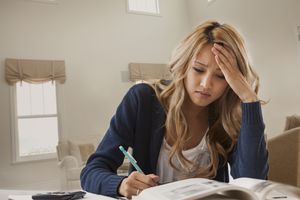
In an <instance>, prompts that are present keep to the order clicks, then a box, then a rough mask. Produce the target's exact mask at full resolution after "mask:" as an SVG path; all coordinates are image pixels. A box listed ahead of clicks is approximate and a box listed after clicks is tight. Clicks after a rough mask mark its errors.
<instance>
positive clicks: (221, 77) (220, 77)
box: [217, 74, 225, 79]
mask: <svg viewBox="0 0 300 200" xmlns="http://www.w3.org/2000/svg"><path fill="white" fill-rule="evenodd" d="M217 77H218V78H219V79H225V76H224V75H223V74H222V75H221V74H217Z"/></svg>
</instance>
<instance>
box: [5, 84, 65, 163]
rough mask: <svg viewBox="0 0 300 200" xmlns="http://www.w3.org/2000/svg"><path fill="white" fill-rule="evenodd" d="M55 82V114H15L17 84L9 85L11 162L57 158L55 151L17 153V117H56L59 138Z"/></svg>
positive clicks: (56, 86)
mask: <svg viewBox="0 0 300 200" xmlns="http://www.w3.org/2000/svg"><path fill="white" fill-rule="evenodd" d="M54 84H55V95H56V110H57V111H56V114H46V115H30V116H22V117H18V114H17V85H16V84H14V85H13V86H10V99H11V101H10V102H11V103H10V104H11V106H10V107H11V112H10V113H11V144H12V145H11V146H12V163H13V164H17V163H23V162H35V161H44V160H52V159H57V152H56V151H55V152H54V153H45V154H40V155H30V156H20V155H19V130H18V119H25V118H27V119H28V118H38V117H39V116H40V117H41V116H42V117H54V116H56V117H57V127H58V141H59V140H60V138H61V123H60V121H61V120H60V119H61V117H60V116H61V115H60V112H59V111H60V109H59V108H60V106H59V101H58V94H59V87H58V85H59V84H57V82H55V83H54Z"/></svg>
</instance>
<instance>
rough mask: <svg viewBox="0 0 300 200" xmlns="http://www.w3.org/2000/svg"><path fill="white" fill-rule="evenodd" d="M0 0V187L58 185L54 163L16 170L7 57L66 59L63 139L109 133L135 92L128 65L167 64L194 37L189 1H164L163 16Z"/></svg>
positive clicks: (111, 3) (114, 2) (99, 3)
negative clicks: (130, 93) (180, 44)
mask: <svg viewBox="0 0 300 200" xmlns="http://www.w3.org/2000/svg"><path fill="white" fill-rule="evenodd" d="M57 2H58V4H57V5H47V4H40V3H33V2H31V1H29V0H28V1H27V0H1V1H0V27H1V28H0V29H1V31H0V64H1V68H0V69H1V70H0V96H1V97H0V110H1V112H0V159H1V161H0V188H3V187H14V188H16V187H19V186H20V187H23V185H27V186H26V188H36V187H38V188H42V187H43V184H45V183H44V181H48V180H49V181H51V184H52V185H53V187H55V182H57V180H59V178H58V169H57V166H56V164H57V162H56V161H55V160H52V161H46V162H35V163H23V164H15V165H12V164H11V157H12V156H11V137H10V110H9V109H10V97H9V94H10V88H9V86H8V85H7V84H6V83H5V81H4V75H3V73H4V59H5V58H7V57H15V58H31V59H64V60H65V61H66V71H67V82H66V84H64V85H62V86H59V88H58V89H59V98H60V102H59V103H60V106H61V107H60V114H61V126H62V138H70V137H75V136H76V135H82V134H88V135H93V134H94V135H95V134H98V135H99V138H100V137H101V135H102V134H103V133H104V132H105V131H106V129H107V127H108V124H109V120H110V118H111V116H112V115H113V113H114V110H115V108H116V106H117V105H118V103H119V102H120V101H121V98H122V96H123V95H124V93H125V92H126V91H127V90H128V88H129V87H130V86H131V84H130V83H128V82H122V79H121V71H126V70H127V69H128V63H129V62H155V63H165V62H167V61H168V59H169V57H170V54H171V51H172V49H173V48H174V47H175V45H176V43H177V42H178V41H179V40H180V39H181V38H182V36H183V35H184V34H185V33H186V32H188V31H189V28H190V26H189V24H188V18H187V12H186V3H185V2H184V1H182V0H162V1H160V2H161V4H160V10H161V17H153V16H144V15H135V14H127V13H126V1H125V0H89V1H86V0H58V1H57Z"/></svg>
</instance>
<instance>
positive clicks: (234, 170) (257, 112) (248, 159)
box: [229, 101, 269, 179]
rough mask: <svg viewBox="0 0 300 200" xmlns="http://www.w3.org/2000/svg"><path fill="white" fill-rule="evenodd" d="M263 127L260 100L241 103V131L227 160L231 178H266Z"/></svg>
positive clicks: (265, 151)
mask: <svg viewBox="0 0 300 200" xmlns="http://www.w3.org/2000/svg"><path fill="white" fill-rule="evenodd" d="M264 129H265V125H264V122H263V117H262V112H261V105H260V102H259V101H257V102H251V103H242V125H241V131H240V134H239V137H238V141H237V144H236V146H235V148H234V150H233V153H232V154H231V156H230V160H229V163H230V166H231V175H232V177H233V178H239V177H251V178H258V179H266V178H267V174H268V170H269V166H268V152H267V150H266V141H265V137H264Z"/></svg>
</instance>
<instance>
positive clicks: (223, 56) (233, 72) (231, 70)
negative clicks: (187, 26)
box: [212, 43, 258, 103]
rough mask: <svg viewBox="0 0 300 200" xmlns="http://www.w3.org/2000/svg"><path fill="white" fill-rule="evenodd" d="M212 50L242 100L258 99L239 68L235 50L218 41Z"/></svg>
mask: <svg viewBox="0 0 300 200" xmlns="http://www.w3.org/2000/svg"><path fill="white" fill-rule="evenodd" d="M212 52H213V54H214V55H215V60H216V62H217V64H218V66H219V67H220V69H221V70H222V72H223V74H224V76H225V79H226V81H227V82H228V84H229V86H230V87H231V88H232V90H233V91H234V92H235V93H236V94H237V95H238V96H239V98H240V99H241V100H242V102H244V103H246V102H254V101H257V100H258V98H257V95H256V93H255V92H254V90H253V89H252V88H251V86H250V84H249V83H248V82H247V80H246V78H245V77H244V76H243V75H242V73H241V72H240V71H239V69H238V64H237V61H236V58H235V56H234V54H233V52H231V51H230V50H229V49H227V48H225V47H223V46H221V45H219V44H216V43H215V44H214V45H213V47H212Z"/></svg>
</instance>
